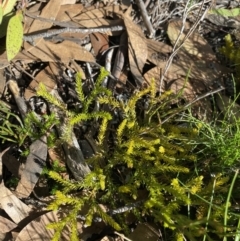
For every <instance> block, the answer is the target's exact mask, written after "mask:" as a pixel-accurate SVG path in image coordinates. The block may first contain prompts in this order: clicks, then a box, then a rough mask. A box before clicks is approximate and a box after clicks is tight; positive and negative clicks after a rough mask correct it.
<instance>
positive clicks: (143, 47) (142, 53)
mask: <svg viewBox="0 0 240 241" xmlns="http://www.w3.org/2000/svg"><path fill="white" fill-rule="evenodd" d="M123 20H124V24H125V26H126V30H127V34H128V57H129V63H130V69H131V72H132V74H133V77H134V79H135V81H136V83H137V85H139V86H141V85H142V84H143V82H144V79H143V77H142V70H143V66H144V65H145V63H146V60H147V56H148V48H147V44H146V40H145V36H144V34H143V32H142V30H141V28H140V27H139V26H138V25H136V24H135V23H133V21H132V20H131V18H130V17H129V16H128V15H124V16H123Z"/></svg>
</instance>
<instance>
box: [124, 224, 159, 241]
mask: <svg viewBox="0 0 240 241" xmlns="http://www.w3.org/2000/svg"><path fill="white" fill-rule="evenodd" d="M159 236H160V234H159V232H158V231H157V230H156V229H155V228H154V227H152V226H151V225H150V224H148V223H139V224H138V225H137V228H136V229H135V230H134V231H133V232H132V233H131V234H130V235H129V236H128V238H130V239H131V240H132V241H158V240H159Z"/></svg>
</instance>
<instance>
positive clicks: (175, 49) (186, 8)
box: [159, 0, 208, 93]
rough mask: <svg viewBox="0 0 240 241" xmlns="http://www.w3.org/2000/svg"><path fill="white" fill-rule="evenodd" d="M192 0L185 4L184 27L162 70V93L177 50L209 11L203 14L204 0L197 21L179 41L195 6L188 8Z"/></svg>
mask: <svg viewBox="0 0 240 241" xmlns="http://www.w3.org/2000/svg"><path fill="white" fill-rule="evenodd" d="M189 2H190V0H188V1H187V3H186V6H185V10H184V14H183V24H182V28H181V30H180V32H179V35H178V37H177V40H176V42H175V44H174V47H173V52H172V54H171V56H170V57H169V59H168V61H167V63H166V65H165V68H164V70H163V72H162V75H161V79H160V89H159V91H160V93H161V89H162V84H163V79H164V76H165V74H166V72H167V71H168V69H169V68H170V65H171V63H172V61H173V58H174V57H175V55H176V54H177V52H178V51H179V49H180V48H181V47H182V46H183V45H184V42H185V41H186V40H187V39H188V38H189V37H190V36H191V34H192V33H193V32H194V30H195V29H196V27H197V26H198V24H199V22H200V21H201V20H202V19H203V17H204V16H205V14H206V13H207V11H208V8H207V9H206V10H205V11H204V13H203V14H202V10H203V6H204V3H205V0H203V2H202V3H201V7H200V10H199V12H198V16H197V19H196V22H195V23H194V24H193V26H192V27H191V28H190V30H189V31H188V33H187V34H186V36H185V37H184V39H183V40H182V42H181V43H180V45H178V44H179V41H180V37H181V35H182V34H183V30H184V26H185V22H186V20H187V15H188V12H189V11H190V10H191V8H193V6H191V7H190V8H189V9H190V10H189V9H188V4H189ZM201 14H202V15H201Z"/></svg>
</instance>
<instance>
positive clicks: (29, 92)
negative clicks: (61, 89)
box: [24, 66, 57, 100]
mask: <svg viewBox="0 0 240 241" xmlns="http://www.w3.org/2000/svg"><path fill="white" fill-rule="evenodd" d="M52 75H53V74H52V71H51V68H50V67H49V66H47V67H46V68H45V69H44V70H42V71H40V72H39V73H38V74H37V75H36V77H35V78H34V79H33V80H32V81H31V83H30V85H29V86H28V88H27V89H26V90H25V93H24V97H25V99H26V100H29V99H30V98H31V97H32V96H36V91H37V88H38V85H39V83H43V84H44V85H45V86H46V88H47V90H48V91H49V92H51V91H52V90H53V89H54V88H55V87H56V85H57V82H56V80H55V79H54V78H53V77H52Z"/></svg>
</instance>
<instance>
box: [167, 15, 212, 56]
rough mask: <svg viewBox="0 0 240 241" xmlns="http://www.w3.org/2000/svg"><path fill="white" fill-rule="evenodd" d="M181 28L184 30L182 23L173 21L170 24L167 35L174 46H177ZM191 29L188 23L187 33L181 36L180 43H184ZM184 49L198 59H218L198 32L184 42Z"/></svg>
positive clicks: (186, 25) (186, 26)
mask: <svg viewBox="0 0 240 241" xmlns="http://www.w3.org/2000/svg"><path fill="white" fill-rule="evenodd" d="M181 28H182V21H180V20H177V21H176V20H173V21H170V22H169V24H168V30H167V33H168V37H169V39H170V40H171V43H172V45H174V44H175V42H176V40H177V38H178V35H179V33H180V30H181ZM189 29H190V23H188V22H186V24H185V28H184V30H185V31H184V32H183V33H182V34H181V36H180V42H179V43H181V42H182V41H183V39H184V38H185V36H186V32H187V31H188V30H189ZM182 48H183V49H184V50H185V51H186V52H187V53H189V54H191V55H195V56H197V57H204V58H206V59H208V60H210V59H212V58H216V57H215V54H214V52H213V50H212V47H211V46H210V45H209V44H208V42H207V41H206V40H205V39H204V38H203V37H202V36H201V35H200V34H199V33H198V32H197V31H194V32H193V33H192V34H191V35H190V37H189V38H188V39H186V40H184V44H183V46H182Z"/></svg>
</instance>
